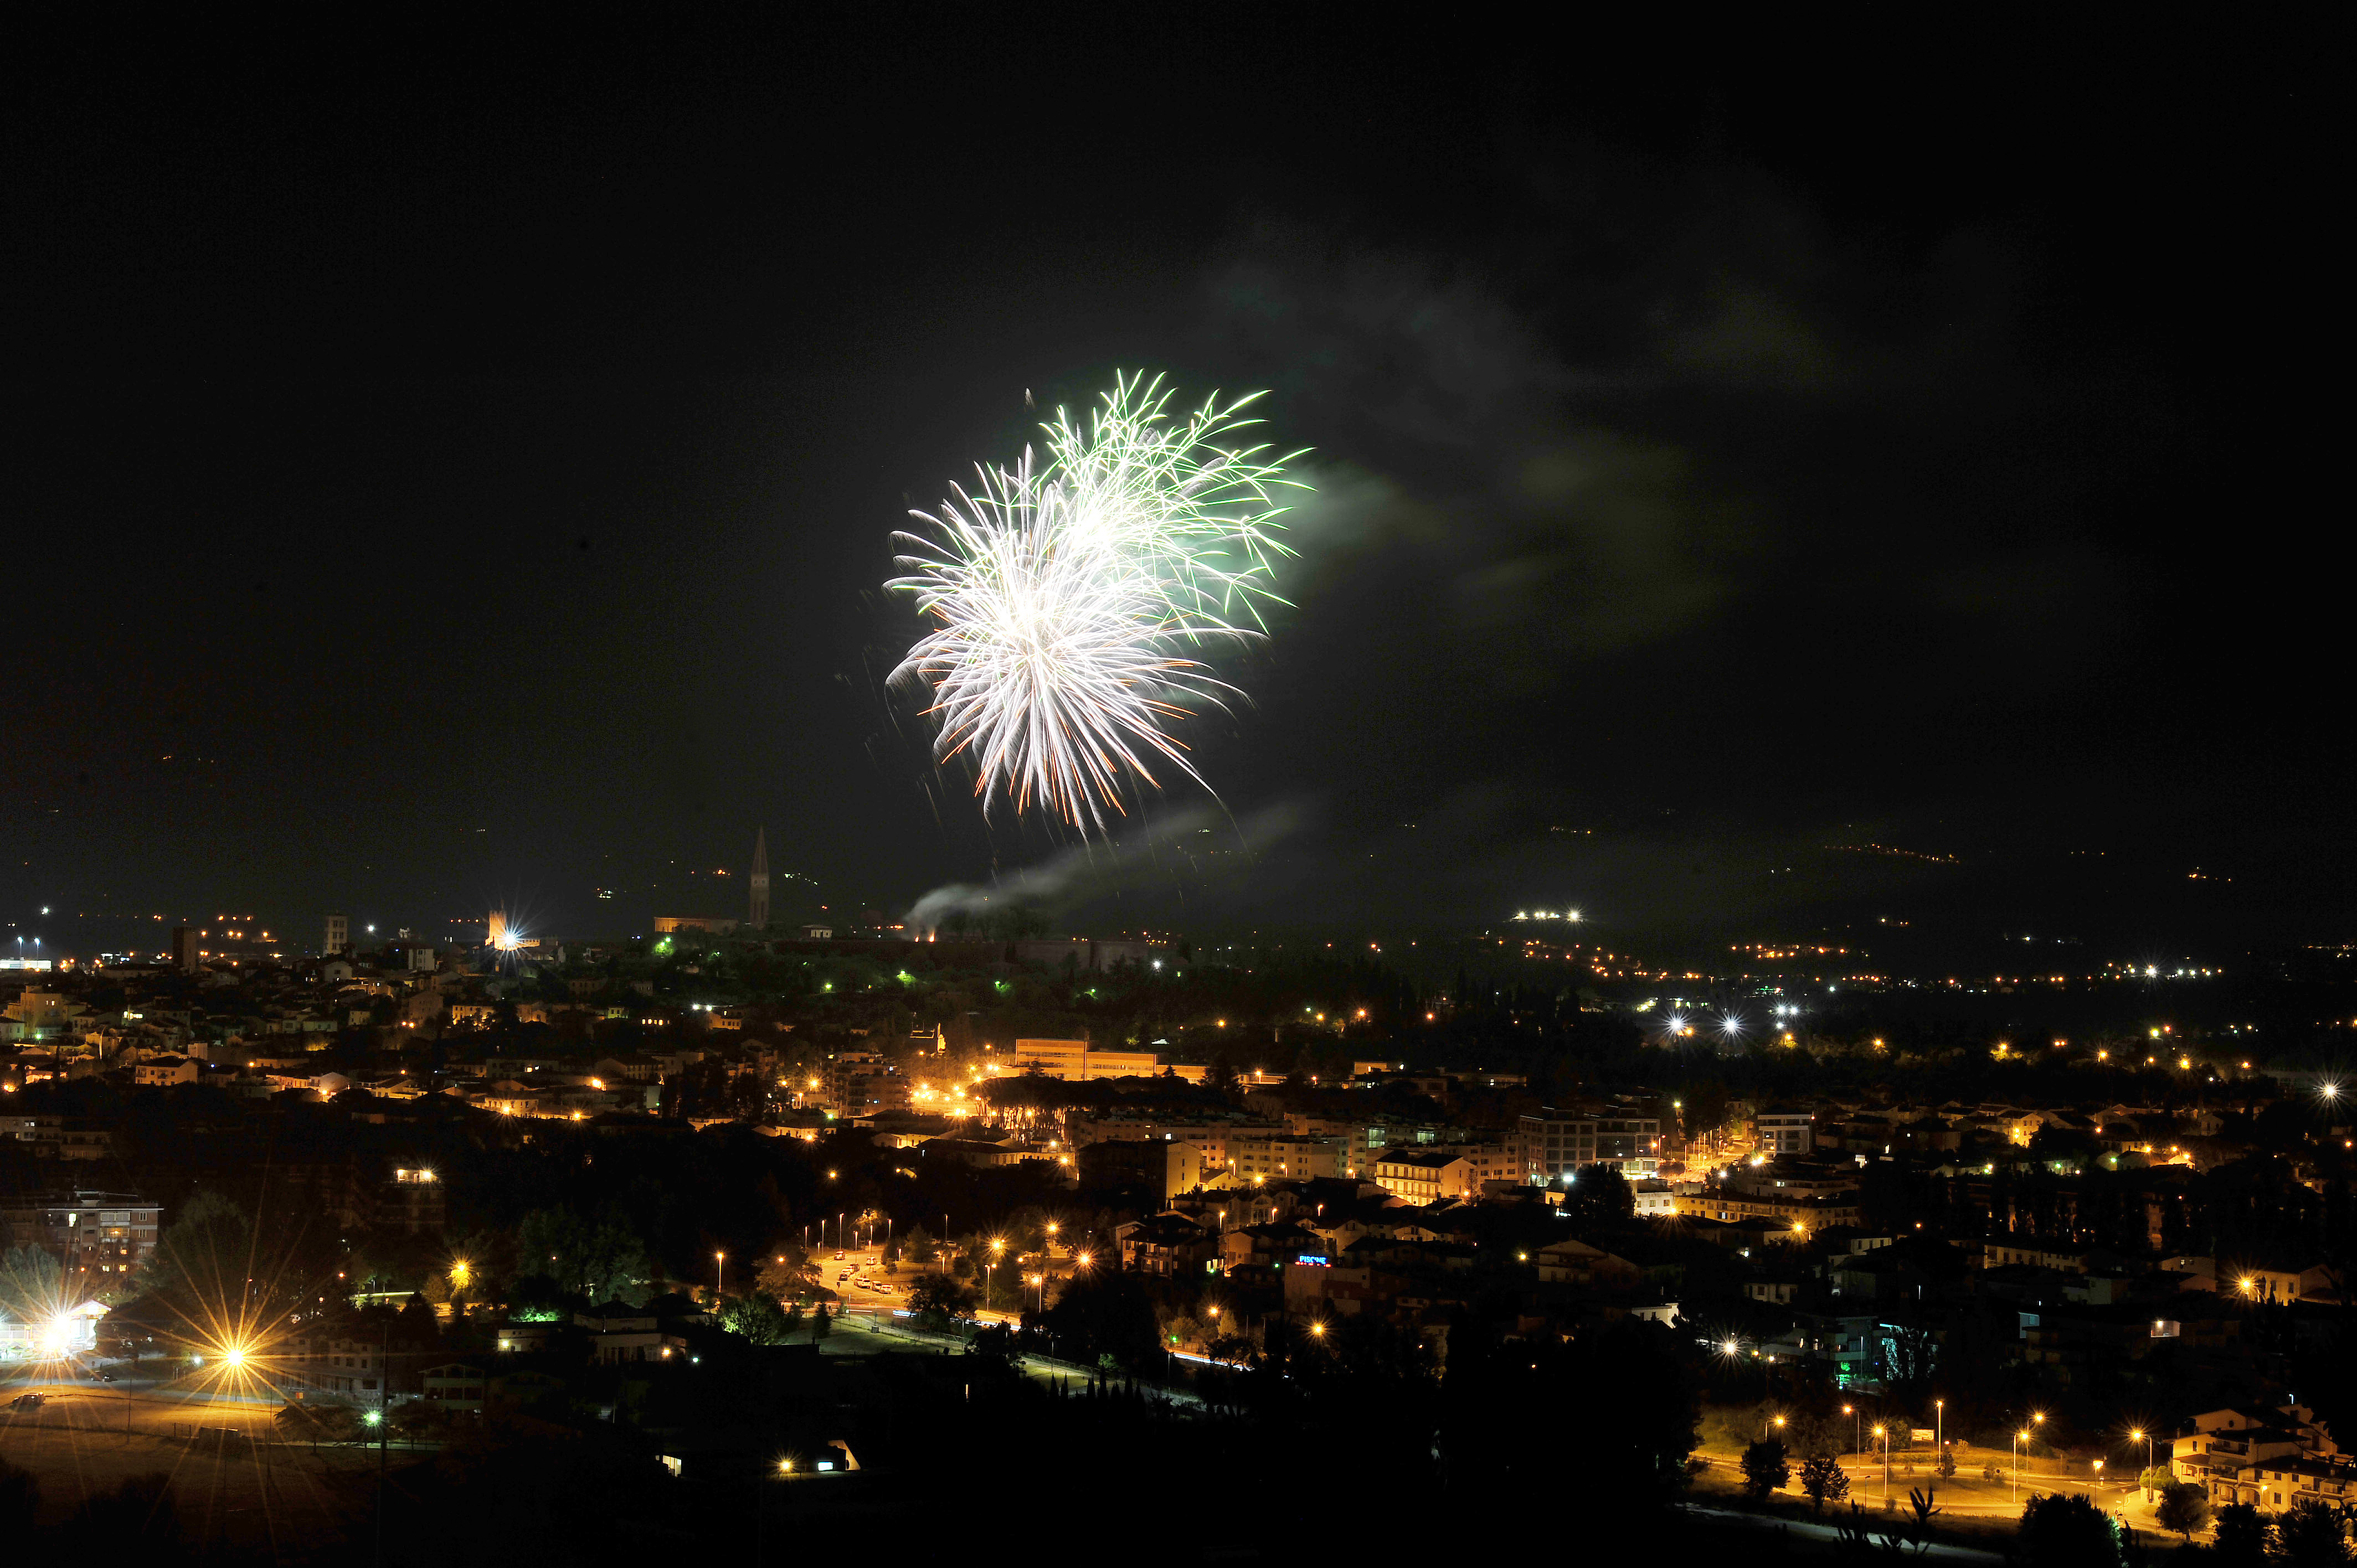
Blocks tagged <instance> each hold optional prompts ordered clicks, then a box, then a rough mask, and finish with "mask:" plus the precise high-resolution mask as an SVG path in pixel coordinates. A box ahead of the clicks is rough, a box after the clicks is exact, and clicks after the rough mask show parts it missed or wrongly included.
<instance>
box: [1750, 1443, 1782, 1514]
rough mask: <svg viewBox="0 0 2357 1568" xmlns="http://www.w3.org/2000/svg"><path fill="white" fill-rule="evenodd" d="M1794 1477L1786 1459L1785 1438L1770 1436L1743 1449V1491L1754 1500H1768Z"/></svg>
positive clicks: (1759, 1501) (1757, 1501)
mask: <svg viewBox="0 0 2357 1568" xmlns="http://www.w3.org/2000/svg"><path fill="white" fill-rule="evenodd" d="M1791 1479H1792V1466H1791V1464H1789V1463H1788V1462H1787V1461H1786V1458H1785V1454H1784V1443H1783V1439H1781V1438H1778V1437H1770V1438H1769V1439H1767V1440H1766V1441H1765V1442H1761V1443H1755V1444H1751V1445H1750V1446H1749V1448H1746V1449H1745V1450H1744V1451H1743V1491H1744V1495H1745V1496H1747V1497H1749V1498H1750V1499H1751V1500H1752V1501H1753V1502H1755V1503H1763V1502H1766V1501H1767V1500H1768V1494H1769V1493H1770V1492H1772V1491H1775V1490H1777V1489H1778V1488H1779V1487H1782V1486H1783V1485H1784V1484H1785V1483H1786V1482H1788V1481H1790V1480H1791Z"/></svg>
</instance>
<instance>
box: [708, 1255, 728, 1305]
mask: <svg viewBox="0 0 2357 1568" xmlns="http://www.w3.org/2000/svg"><path fill="white" fill-rule="evenodd" d="M727 1256H728V1254H727V1253H726V1252H715V1253H713V1254H712V1299H713V1302H714V1303H715V1304H716V1305H717V1304H718V1302H719V1300H720V1289H721V1286H720V1262H721V1260H722V1259H724V1258H726V1257H727Z"/></svg>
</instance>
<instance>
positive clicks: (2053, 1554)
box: [2014, 1492, 2120, 1568]
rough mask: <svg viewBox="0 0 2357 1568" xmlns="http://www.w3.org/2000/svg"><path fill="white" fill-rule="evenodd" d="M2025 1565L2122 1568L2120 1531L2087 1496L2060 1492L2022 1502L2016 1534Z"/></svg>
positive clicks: (2027, 1567)
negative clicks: (2019, 1525) (2064, 1494)
mask: <svg viewBox="0 0 2357 1568" xmlns="http://www.w3.org/2000/svg"><path fill="white" fill-rule="evenodd" d="M2014 1546H2015V1552H2016V1553H2017V1555H2018V1559H2019V1561H2020V1563H2021V1564H2022V1568H2118V1565H2119V1561H2120V1535H2119V1530H2117V1529H2116V1528H2115V1526H2114V1525H2113V1523H2112V1521H2111V1519H2110V1517H2109V1516H2108V1515H2106V1514H2105V1513H2104V1510H2103V1509H2099V1508H2097V1507H2096V1506H2095V1505H2094V1504H2093V1503H2091V1502H2089V1501H2088V1500H2087V1499H2086V1498H2084V1497H2068V1498H2066V1497H2064V1496H2062V1494H2061V1493H2060V1492H2055V1493H2051V1494H2050V1495H2048V1496H2045V1497H2038V1498H2030V1499H2029V1501H2028V1502H2026V1503H2024V1504H2022V1505H2021V1529H2020V1531H2019V1533H2018V1534H2017V1535H2016V1536H2015V1537H2014Z"/></svg>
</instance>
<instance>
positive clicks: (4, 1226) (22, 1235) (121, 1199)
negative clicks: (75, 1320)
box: [0, 1190, 164, 1297]
mask: <svg viewBox="0 0 2357 1568" xmlns="http://www.w3.org/2000/svg"><path fill="white" fill-rule="evenodd" d="M163 1215H164V1206H163V1205H162V1204H160V1203H156V1202H152V1201H150V1200H149V1199H147V1198H144V1197H137V1196H135V1195H134V1194H131V1193H121V1192H90V1191H83V1190H76V1191H72V1192H59V1193H48V1194H44V1195H41V1196H38V1197H32V1198H28V1199H22V1200H16V1199H12V1200H10V1201H9V1203H8V1204H7V1205H6V1207H5V1208H0V1230H5V1232H6V1235H7V1238H8V1243H9V1245H11V1246H16V1247H38V1248H40V1249H41V1250H42V1251H45V1252H47V1253H48V1254H49V1255H50V1256H51V1257H53V1258H55V1259H57V1261H58V1262H59V1263H60V1264H61V1265H63V1267H64V1269H65V1273H66V1288H67V1290H68V1291H69V1292H70V1293H73V1294H78V1295H81V1296H84V1297H88V1296H92V1295H96V1294H99V1293H100V1292H101V1291H105V1290H111V1289H113V1288H114V1287H115V1286H117V1285H120V1284H121V1283H124V1279H125V1278H126V1277H127V1276H129V1275H131V1274H134V1273H137V1272H138V1270H139V1267H140V1265H141V1264H143V1263H145V1262H146V1261H147V1260H148V1259H149V1258H152V1257H154V1256H155V1255H156V1232H157V1231H158V1230H160V1229H161V1227H162V1224H163Z"/></svg>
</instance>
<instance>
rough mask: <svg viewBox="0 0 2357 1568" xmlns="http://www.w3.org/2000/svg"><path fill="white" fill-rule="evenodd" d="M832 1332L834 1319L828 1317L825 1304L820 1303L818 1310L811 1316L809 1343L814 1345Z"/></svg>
mask: <svg viewBox="0 0 2357 1568" xmlns="http://www.w3.org/2000/svg"><path fill="white" fill-rule="evenodd" d="M832 1333H834V1318H833V1317H832V1316H829V1315H828V1313H827V1310H826V1303H824V1302H820V1303H819V1304H818V1310H817V1311H816V1312H813V1313H812V1314H811V1342H812V1343H813V1344H816V1343H817V1342H818V1341H820V1340H822V1339H823V1338H825V1337H827V1336H828V1335H830V1334H832Z"/></svg>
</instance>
